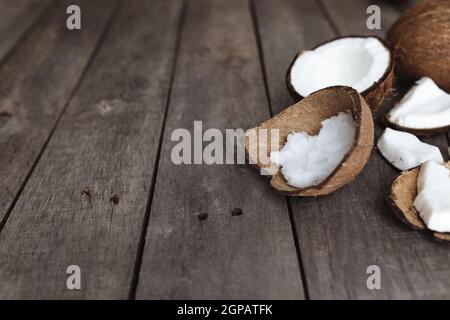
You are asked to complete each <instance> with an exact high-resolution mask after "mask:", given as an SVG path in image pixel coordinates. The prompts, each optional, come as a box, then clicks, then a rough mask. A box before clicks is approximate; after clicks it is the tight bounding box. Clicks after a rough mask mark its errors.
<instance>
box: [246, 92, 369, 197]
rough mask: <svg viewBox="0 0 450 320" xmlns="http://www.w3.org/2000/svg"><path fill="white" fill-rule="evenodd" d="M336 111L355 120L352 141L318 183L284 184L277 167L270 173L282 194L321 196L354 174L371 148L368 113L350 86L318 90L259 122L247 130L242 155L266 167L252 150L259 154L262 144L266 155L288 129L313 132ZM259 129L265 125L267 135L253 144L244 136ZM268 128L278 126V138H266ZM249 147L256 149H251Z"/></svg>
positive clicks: (268, 135)
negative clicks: (304, 185)
mask: <svg viewBox="0 0 450 320" xmlns="http://www.w3.org/2000/svg"><path fill="white" fill-rule="evenodd" d="M340 112H350V113H351V115H352V117H353V119H354V120H355V123H356V132H355V138H354V142H353V144H352V147H351V148H350V150H349V151H348V152H347V153H346V154H345V156H344V158H343V160H342V161H341V163H340V164H339V165H338V167H337V168H336V169H335V170H334V171H333V172H332V173H331V174H330V175H329V176H328V177H327V178H326V179H325V180H324V181H323V182H322V183H320V184H318V185H316V186H312V187H307V188H295V187H292V186H290V185H289V184H287V182H286V180H285V178H284V177H283V174H282V173H281V170H278V171H277V172H276V173H274V174H273V175H272V176H270V178H271V182H270V184H271V186H272V187H273V188H275V189H277V190H278V191H280V192H281V193H283V194H286V195H290V196H321V195H326V194H329V193H331V192H333V191H335V190H337V189H339V188H341V187H342V186H344V185H346V184H347V183H349V182H351V181H352V180H354V179H355V178H356V176H357V175H358V174H359V173H360V172H361V171H362V169H363V168H364V167H365V165H366V163H367V161H368V159H369V157H370V154H371V151H372V148H373V140H374V124H373V119H372V113H371V111H370V108H369V107H368V105H367V103H366V102H365V100H364V99H363V97H362V96H361V95H360V94H359V93H358V92H357V91H356V90H354V89H352V88H350V87H344V86H335V87H329V88H326V89H322V90H319V91H317V92H315V93H313V94H311V95H309V96H308V97H306V98H305V99H303V100H302V101H300V102H298V103H296V104H294V105H292V106H290V107H288V108H287V109H285V110H283V111H282V112H281V113H279V114H278V115H276V116H274V117H273V118H271V119H269V120H267V121H266V122H264V123H262V124H260V125H259V126H257V127H255V128H252V129H249V130H247V132H246V141H245V151H246V155H247V157H248V158H249V159H250V160H252V161H253V162H254V163H255V166H256V167H257V168H259V169H261V168H265V167H268V165H267V164H263V163H261V162H260V161H259V159H257V158H255V157H254V156H252V154H260V149H261V148H263V149H262V150H263V151H261V152H264V153H266V155H267V157H269V156H270V153H271V151H274V150H276V149H275V147H274V146H275V145H276V144H278V143H279V146H282V145H283V144H284V143H285V142H286V139H287V136H288V134H289V133H292V132H306V133H308V134H310V135H316V134H318V132H319V131H320V129H321V122H322V121H324V120H326V119H329V118H330V117H333V116H335V115H337V114H338V113H340ZM262 129H267V133H266V134H267V139H263V142H261V140H259V141H258V144H257V145H256V146H254V145H251V142H250V140H249V139H248V138H247V137H248V135H249V134H251V133H252V134H255V135H258V134H259V133H260V130H262ZM271 129H278V130H279V140H280V141H279V142H278V141H270V130H271ZM263 134H264V133H263ZM264 140H265V141H264ZM251 150H254V151H256V152H253V153H252V151H251Z"/></svg>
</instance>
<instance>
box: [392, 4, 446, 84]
mask: <svg viewBox="0 0 450 320" xmlns="http://www.w3.org/2000/svg"><path fill="white" fill-rule="evenodd" d="M387 39H388V42H389V44H390V45H391V47H392V49H393V51H394V57H395V69H396V73H398V75H399V76H401V77H402V78H404V79H407V80H410V81H415V80H417V79H419V78H421V77H424V76H427V77H430V78H432V79H433V80H434V81H435V82H436V83H437V84H438V85H439V86H440V87H441V88H442V89H444V90H446V91H447V92H450V1H448V0H427V1H422V2H420V3H418V4H417V5H415V6H413V7H411V8H409V9H408V10H406V11H405V12H404V13H403V14H402V15H401V16H400V17H399V19H398V20H397V21H396V22H395V23H394V25H393V26H392V27H391V29H390V30H389V33H388V38H387Z"/></svg>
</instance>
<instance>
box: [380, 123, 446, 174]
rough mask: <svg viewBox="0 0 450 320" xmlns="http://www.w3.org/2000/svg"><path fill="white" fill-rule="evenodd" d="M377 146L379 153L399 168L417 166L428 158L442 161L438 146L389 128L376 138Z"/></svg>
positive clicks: (405, 168)
mask: <svg viewBox="0 0 450 320" xmlns="http://www.w3.org/2000/svg"><path fill="white" fill-rule="evenodd" d="M377 147H378V150H380V153H381V155H382V156H383V157H384V158H386V160H387V161H389V163H391V164H392V165H393V166H394V167H396V168H397V169H400V170H409V169H412V168H415V167H418V166H420V165H421V164H422V163H424V162H426V161H429V160H433V161H436V162H443V161H444V159H443V158H442V154H441V151H440V150H439V148H438V147H436V146H432V145H430V144H427V143H424V142H421V141H420V140H419V139H418V138H417V137H416V136H415V135H413V134H411V133H407V132H402V131H397V130H392V129H390V128H386V130H385V131H384V132H383V134H382V135H381V137H380V139H378V143H377Z"/></svg>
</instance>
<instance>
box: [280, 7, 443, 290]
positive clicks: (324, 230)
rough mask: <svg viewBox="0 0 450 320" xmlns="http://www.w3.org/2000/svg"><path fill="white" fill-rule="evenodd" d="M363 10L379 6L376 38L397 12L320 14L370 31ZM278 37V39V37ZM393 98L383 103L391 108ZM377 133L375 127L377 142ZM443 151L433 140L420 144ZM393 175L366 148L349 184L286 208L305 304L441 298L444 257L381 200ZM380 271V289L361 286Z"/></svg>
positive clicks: (341, 27)
mask: <svg viewBox="0 0 450 320" xmlns="http://www.w3.org/2000/svg"><path fill="white" fill-rule="evenodd" d="M369 4H377V5H379V6H380V7H381V10H382V11H381V12H382V17H383V19H384V20H383V29H382V30H381V31H379V32H375V33H378V34H379V35H383V34H384V33H385V32H386V31H387V28H388V27H389V26H390V24H391V23H393V21H394V20H395V18H396V16H397V15H398V14H399V11H398V10H397V9H396V8H395V7H393V6H392V4H389V3H387V2H384V1H370V3H369V2H365V1H361V2H356V1H350V0H345V1H343V0H339V1H337V0H329V1H328V0H327V1H324V5H325V8H326V9H327V12H328V13H329V15H330V17H331V19H332V21H331V22H332V24H334V25H335V27H336V28H337V30H338V31H339V33H340V34H342V35H345V34H355V33H356V34H368V33H371V34H372V33H373V32H372V31H369V30H367V29H366V27H365V19H366V17H367V15H365V10H366V8H367V6H368V5H369ZM280 36H281V35H280ZM398 98H399V95H398V96H397V97H394V98H392V99H391V100H390V101H388V102H387V103H386V106H385V108H384V110H386V109H387V108H389V107H390V106H392V103H393V102H394V100H395V99H398ZM381 130H382V127H381V126H380V125H377V130H376V131H377V136H379V134H380V133H381ZM427 142H430V143H434V144H436V145H438V146H439V147H441V149H442V151H444V150H445V149H446V141H445V139H444V137H443V135H441V136H437V137H434V138H431V139H427ZM397 174H398V172H397V171H396V170H395V169H393V168H392V167H391V166H389V165H388V164H387V162H386V161H385V160H384V159H383V158H382V157H381V156H380V154H379V153H378V151H376V150H374V153H373V156H372V157H371V159H370V161H369V163H368V165H367V167H366V168H365V170H364V171H363V173H362V174H361V175H360V176H359V177H358V178H357V180H356V181H355V182H353V183H352V184H350V185H348V186H347V187H345V188H343V189H341V190H339V191H338V192H336V193H334V194H332V195H330V196H327V197H324V198H320V199H294V200H293V201H292V207H293V211H294V220H295V223H296V228H297V232H298V235H299V242H300V248H301V252H302V256H303V259H304V261H305V273H306V277H307V283H308V286H309V293H310V296H311V298H321V299H323V298H325V299H329V298H338V299H346V298H357V299H367V298H383V299H384V298H389V299H415V298H449V297H450V291H449V289H448V288H450V278H449V277H448V268H447V266H448V264H449V262H450V252H449V250H448V248H447V247H446V246H443V245H442V244H440V243H436V242H434V241H433V240H431V238H430V237H429V236H428V235H426V234H424V233H421V232H416V231H413V230H412V229H410V228H408V227H406V226H404V225H403V224H402V223H401V222H400V221H399V220H398V219H397V218H396V217H394V215H393V213H392V211H391V209H390V208H389V205H388V203H387V201H386V195H387V193H388V188H389V186H390V183H391V181H392V179H393V178H394V177H395V176H396V175H397ZM369 265H377V266H379V267H380V268H381V290H369V289H368V288H367V286H366V281H367V277H368V276H369V275H368V274H367V273H366V270H367V267H368V266H369Z"/></svg>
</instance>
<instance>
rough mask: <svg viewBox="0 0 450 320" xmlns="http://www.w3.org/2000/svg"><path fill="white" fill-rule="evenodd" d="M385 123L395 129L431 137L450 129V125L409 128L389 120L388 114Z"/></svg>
mask: <svg viewBox="0 0 450 320" xmlns="http://www.w3.org/2000/svg"><path fill="white" fill-rule="evenodd" d="M384 121H385V123H386V124H387V125H388V126H389V127H392V128H394V129H397V130H400V131H406V132H409V133H412V134H414V135H416V136H419V137H429V136H433V135H436V134H439V133H445V132H447V131H449V130H450V126H445V127H436V128H430V129H414V128H408V127H404V126H401V125H398V124H396V123H394V122H392V121H390V120H389V118H388V116H387V114H386V115H385V116H384Z"/></svg>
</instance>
